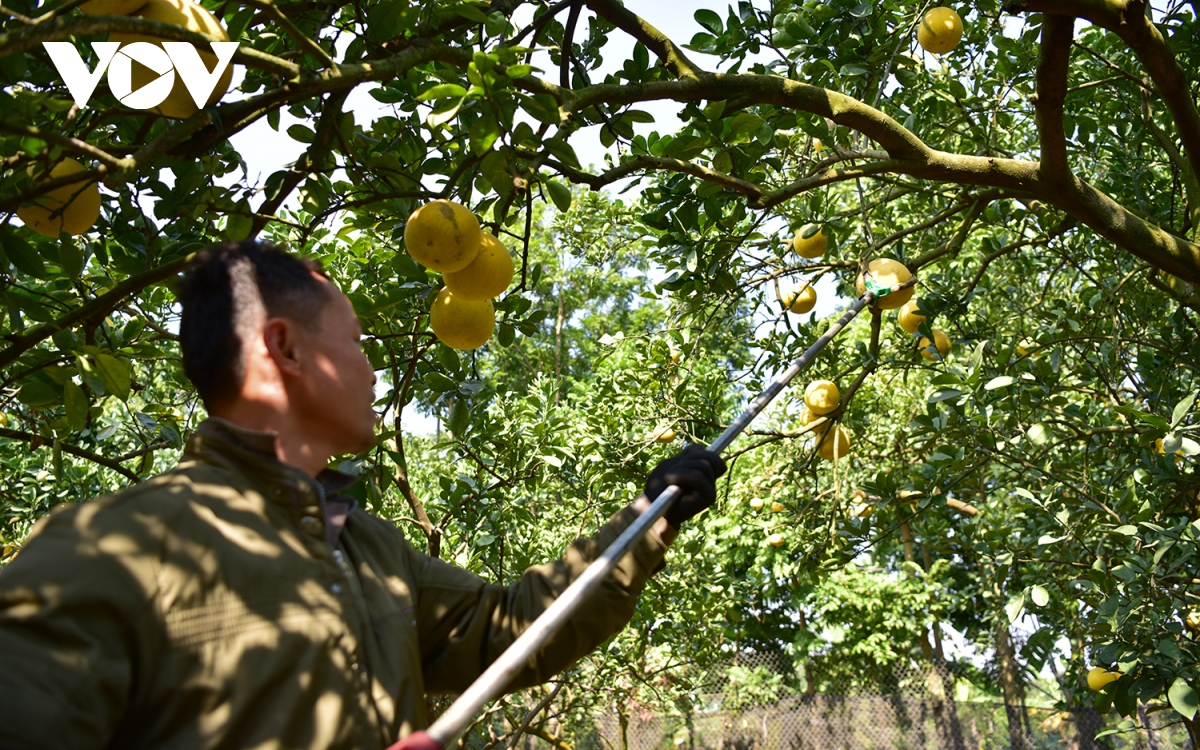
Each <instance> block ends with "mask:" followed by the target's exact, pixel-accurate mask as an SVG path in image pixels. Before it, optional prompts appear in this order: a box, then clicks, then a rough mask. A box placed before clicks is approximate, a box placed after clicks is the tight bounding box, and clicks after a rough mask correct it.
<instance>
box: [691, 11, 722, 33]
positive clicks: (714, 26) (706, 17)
mask: <svg viewBox="0 0 1200 750" xmlns="http://www.w3.org/2000/svg"><path fill="white" fill-rule="evenodd" d="M695 19H696V23H698V24H700V25H701V26H703V27H704V28H706V29H708V30H709V31H711V32H712V33H714V34H716V35H717V36H720V35H721V31H722V30H723V28H724V27H723V25H722V24H721V17H720V16H718V15H717V14H716V13H715V12H713V11H711V10H709V9H708V8H701V9H700V10H698V11H696V15H695Z"/></svg>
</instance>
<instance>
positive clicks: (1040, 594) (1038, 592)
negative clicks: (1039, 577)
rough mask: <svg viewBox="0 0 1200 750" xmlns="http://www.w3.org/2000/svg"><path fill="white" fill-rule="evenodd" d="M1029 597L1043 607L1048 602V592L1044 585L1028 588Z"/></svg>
mask: <svg viewBox="0 0 1200 750" xmlns="http://www.w3.org/2000/svg"><path fill="white" fill-rule="evenodd" d="M1029 598H1030V599H1032V600H1033V603H1034V604H1036V605H1037V606H1039V607H1044V606H1046V605H1047V604H1049V603H1050V592H1049V591H1047V590H1046V588H1045V587H1044V586H1034V587H1033V588H1031V589H1029Z"/></svg>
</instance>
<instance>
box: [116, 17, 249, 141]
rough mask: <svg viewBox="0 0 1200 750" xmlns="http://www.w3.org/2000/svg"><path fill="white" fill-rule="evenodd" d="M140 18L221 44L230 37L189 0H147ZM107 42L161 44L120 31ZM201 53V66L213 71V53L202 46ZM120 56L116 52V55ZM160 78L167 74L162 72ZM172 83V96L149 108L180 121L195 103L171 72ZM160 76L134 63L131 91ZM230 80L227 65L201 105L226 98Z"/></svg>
mask: <svg viewBox="0 0 1200 750" xmlns="http://www.w3.org/2000/svg"><path fill="white" fill-rule="evenodd" d="M136 15H137V16H138V17H140V18H145V19H146V20H147V21H162V22H163V23H169V24H174V25H175V26H182V27H183V28H185V29H187V30H188V31H195V32H197V33H200V34H207V35H209V36H213V37H216V38H218V39H220V40H221V41H223V42H227V41H229V35H228V34H226V33H225V27H224V26H222V25H221V22H220V21H218V20H217V19H216V17H215V16H214V15H213V14H212V13H210V12H209V11H208V10H207V9H206V8H203V7H201V6H200V5H198V4H197V3H194V2H191V0H147V2H145V3H144V4H143V5H142V7H141V8H140V9H138V11H137V14H136ZM108 40H109V41H110V42H120V43H121V44H122V45H125V44H130V43H132V42H148V43H149V44H154V45H156V46H158V47H160V48H161V47H162V42H163V41H164V40H163V39H162V38H161V37H156V36H151V35H149V34H130V33H127V32H123V31H114V32H113V33H111V34H109V35H108ZM196 51H197V52H198V53H199V54H200V59H201V60H203V61H204V65H205V66H206V67H207V68H208V69H209V70H213V69H214V68H215V67H216V65H217V56H216V55H214V54H213V53H212V52H208V51H205V48H204V47H203V46H201V47H198V48H197V50H196ZM118 54H119V52H118ZM163 75H166V74H165V73H164V74H163ZM174 76H175V83H174V85H173V86H172V87H171V93H170V94H168V95H167V98H166V99H164V100H163V102H162V104H159V105H158V106H157V107H154V108H152V109H151V110H150V111H151V112H156V113H158V114H160V115H162V116H163V117H174V118H177V119H183V118H185V117H191V116H192V115H194V114H196V112H197V109H196V102H195V100H193V99H192V95H191V94H190V93H188V90H187V87H186V86H185V85H184V83H183V76H181V75H179V73H178V71H176V72H175V73H174ZM158 78H159V74H158V73H155V72H154V71H152V70H150V69H149V68H147V67H145V66H142V65H137V64H135V65H134V66H133V90H134V91H135V92H136V91H137V90H138V89H140V88H142V87H143V86H145V85H147V84H150V83H153V82H154V81H156V80H158ZM232 81H233V65H232V64H230V65H227V66H226V67H225V71H224V72H223V73H222V74H221V77H220V79H218V80H217V85H216V86H215V87H214V88H213V91H212V94H211V95H210V96H209V97H208V101H206V102H205V103H204V106H206V107H211V106H212V105H214V104H216V103H217V102H219V101H220V100H221V97H222V96H225V92H226V91H228V90H229V84H230V82H232Z"/></svg>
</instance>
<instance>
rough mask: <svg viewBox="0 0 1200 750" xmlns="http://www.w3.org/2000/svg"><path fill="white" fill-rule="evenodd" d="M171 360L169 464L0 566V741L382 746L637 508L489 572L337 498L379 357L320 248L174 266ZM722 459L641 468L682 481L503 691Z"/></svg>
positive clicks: (228, 253)
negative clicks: (526, 565)
mask: <svg viewBox="0 0 1200 750" xmlns="http://www.w3.org/2000/svg"><path fill="white" fill-rule="evenodd" d="M179 296H180V299H181V302H182V304H183V314H182V318H181V322H180V343H181V347H182V349H183V363H184V369H185V371H186V373H187V375H188V377H189V378H190V379H191V380H192V382H193V384H194V385H195V386H196V389H197V391H198V392H199V394H200V396H201V398H202V399H203V401H204V403H205V406H206V408H207V410H208V413H209V415H210V417H209V419H207V420H205V421H204V422H203V423H201V424H200V426H199V427H198V428H197V430H196V432H195V434H193V435H192V437H191V438H190V439H189V440H188V443H187V446H186V448H185V449H184V452H183V455H182V457H181V459H180V462H179V464H178V466H177V467H176V468H175V469H173V470H171V471H169V472H167V473H166V474H163V475H161V476H159V477H155V478H154V479H151V480H149V481H147V482H145V483H143V484H141V485H138V486H137V487H134V488H130V489H127V490H125V491H123V492H120V493H117V494H116V495H111V496H108V497H104V498H100V499H98V500H94V501H92V502H89V503H85V504H83V505H81V506H77V507H72V508H69V509H66V510H62V511H59V512H55V513H52V514H51V515H50V516H49V517H48V518H47V519H45V520H43V521H42V522H41V523H40V524H39V526H38V527H37V528H36V529H35V531H34V533H33V534H31V536H30V539H29V541H28V542H27V544H26V545H25V547H24V549H23V550H22V552H21V554H20V555H19V556H18V558H17V559H16V560H14V561H13V562H12V563H11V564H10V565H9V566H8V567H7V568H6V569H5V570H4V571H3V573H0V748H5V749H9V748H38V750H50V749H52V748H64V749H67V748H69V749H70V750H84V748H126V747H129V748H133V747H137V748H172V749H180V750H186V749H188V748H200V747H204V748H226V747H237V748H301V747H304V748H308V747H312V748H347V749H349V748H356V749H358V748H382V747H386V746H387V745H389V744H390V743H391V742H393V741H395V740H396V739H397V738H398V737H401V736H404V735H407V734H408V733H410V732H412V731H414V730H416V729H420V728H422V727H424V726H425V725H426V724H427V717H426V715H425V695H426V694H427V693H435V692H457V691H461V690H463V689H464V688H465V687H466V686H467V685H468V684H470V682H471V681H472V680H473V679H474V678H475V677H476V676H477V675H478V674H480V673H481V672H482V671H483V669H485V668H486V667H487V665H488V664H489V663H491V661H492V660H494V659H495V657H496V656H497V655H498V654H499V653H500V652H502V651H503V650H504V648H505V647H507V646H508V644H509V643H511V642H512V641H513V640H514V639H515V637H516V636H517V635H519V634H520V632H521V631H522V630H523V629H524V628H525V627H526V626H528V625H529V624H530V623H531V622H532V621H533V620H534V619H535V618H536V617H537V615H538V614H540V613H541V612H542V611H543V610H544V609H545V608H546V606H548V604H549V603H550V602H551V601H553V599H554V598H555V597H556V596H557V595H559V594H560V593H561V592H562V591H563V590H564V589H565V588H566V586H567V585H568V584H569V583H570V581H571V580H573V579H574V578H575V577H577V576H578V575H579V574H580V573H581V572H582V571H583V570H584V569H585V568H586V566H587V564H588V563H589V562H590V561H591V560H592V559H594V558H595V557H596V556H597V555H598V554H599V552H600V551H602V550H603V549H604V548H605V547H606V546H607V545H608V544H609V543H610V542H611V541H612V540H613V539H615V538H616V536H617V535H618V534H619V533H620V532H621V531H622V530H623V529H624V528H626V527H627V526H628V525H629V524H630V523H631V522H632V520H633V519H634V518H636V516H637V515H638V514H639V513H640V512H641V511H643V510H644V509H645V508H646V507H648V500H647V499H646V496H643V497H642V498H639V499H638V501H637V502H636V503H634V504H633V505H632V506H630V507H627V508H625V509H624V510H622V511H621V512H619V513H617V514H616V515H615V516H613V518H612V519H611V520H610V521H609V522H608V523H607V524H606V525H605V526H604V527H602V528H601V529H600V530H599V532H598V533H597V535H596V537H595V539H593V540H577V541H576V542H575V543H574V544H573V545H572V546H571V547H570V549H568V550H567V552H566V553H565V554H564V556H563V557H562V559H560V560H558V561H556V562H553V563H550V564H548V565H544V566H539V567H535V568H531V569H530V570H528V571H526V572H525V574H524V575H523V577H522V578H521V579H520V580H519V581H518V582H516V583H514V584H512V585H510V586H508V587H502V586H498V585H489V584H487V583H485V582H484V581H482V580H481V579H479V578H477V577H475V576H474V575H472V574H470V573H467V572H466V571H463V570H461V569H458V568H455V567H454V566H451V565H449V564H447V563H445V562H442V561H441V560H436V559H432V558H429V557H427V556H425V555H423V554H421V553H419V552H417V551H416V550H415V549H413V548H412V546H410V545H409V544H408V543H407V542H406V541H405V540H404V537H403V535H402V534H401V533H400V532H399V530H397V529H396V528H395V527H393V526H392V525H391V524H390V523H388V522H386V521H383V520H381V519H379V518H375V517H373V516H371V515H369V514H367V513H366V512H364V511H363V510H362V509H361V508H358V507H356V506H355V505H354V504H353V503H352V502H350V501H348V500H346V499H343V498H341V497H339V496H338V494H337V493H338V492H339V490H341V489H344V488H345V487H346V486H347V485H348V484H349V483H350V481H351V480H350V479H349V478H348V477H345V476H343V475H340V474H338V473H336V472H332V471H329V470H327V469H325V465H326V463H327V462H328V461H329V459H330V458H331V457H332V456H335V455H339V454H344V453H356V452H360V451H363V450H366V449H367V448H369V447H371V446H372V445H373V444H374V440H375V435H374V425H375V421H376V417H375V414H374V413H373V411H372V403H373V399H374V396H373V385H374V382H375V376H374V372H373V371H372V368H371V365H370V363H369V362H368V361H367V358H366V357H365V355H364V354H363V352H362V350H361V348H360V346H359V337H360V336H361V333H362V332H361V329H360V327H359V322H358V320H357V318H356V317H355V314H354V310H353V308H352V307H351V305H350V302H349V300H348V299H347V298H346V296H345V295H344V294H342V293H341V292H340V291H339V290H338V289H337V288H336V287H335V286H334V285H333V284H332V283H331V282H330V281H329V279H328V278H327V277H326V276H325V275H324V274H323V273H322V271H321V269H320V267H319V266H318V265H316V264H314V263H311V262H308V261H303V260H300V259H298V258H296V257H294V256H291V255H289V254H287V253H285V252H283V251H281V250H277V249H274V248H271V247H269V246H263V245H260V244H258V243H256V242H253V241H250V242H245V243H242V244H240V245H235V244H232V243H230V244H225V245H220V246H216V247H214V248H211V249H210V250H208V251H206V252H205V253H203V254H202V256H201V257H200V258H199V260H198V262H197V264H196V265H195V266H194V268H193V269H192V270H191V271H189V272H188V274H187V275H186V276H185V278H184V279H183V281H182V283H181V285H180V288H179ZM724 470H725V466H724V464H723V463H722V461H721V459H720V458H718V457H717V456H716V455H715V454H712V453H709V452H707V451H691V452H685V453H683V454H681V455H679V456H676V457H675V458H673V459H669V460H668V461H664V462H663V463H662V464H660V465H659V466H658V467H657V468H656V469H655V471H654V472H652V473H651V475H650V477H649V480H648V483H647V492H646V495H647V496H649V497H655V496H657V494H658V493H659V492H661V491H662V490H663V489H665V487H666V486H667V485H669V484H678V485H680V487H681V488H682V489H683V494H682V497H681V498H680V500H679V501H677V502H676V503H675V505H674V506H673V507H672V508H671V510H670V511H669V512H668V515H667V517H666V518H664V519H660V520H659V521H658V522H657V523H656V525H655V526H654V527H653V528H652V529H651V531H650V532H648V533H647V535H646V536H645V537H644V538H643V539H642V540H641V541H640V542H639V543H638V544H637V545H636V546H635V547H634V548H633V549H632V551H631V552H630V554H628V555H626V557H625V559H624V560H623V561H622V562H621V564H620V565H619V566H618V567H617V569H616V570H615V571H614V572H613V573H612V575H611V576H610V578H609V579H608V580H607V581H606V582H605V584H604V585H603V586H601V587H600V589H599V591H598V592H597V594H596V595H595V597H594V599H593V600H592V601H591V602H589V604H588V605H586V606H585V607H584V608H583V609H582V610H581V611H580V613H579V614H577V615H576V616H575V617H574V618H573V619H572V620H571V621H570V622H569V623H568V624H567V625H566V627H564V628H563V630H562V632H561V633H559V634H558V635H557V636H556V637H555V638H554V639H553V640H552V641H551V642H550V643H548V644H547V645H546V647H545V648H544V649H543V650H542V652H541V653H540V654H539V655H538V656H537V657H536V658H535V659H533V660H532V661H531V663H530V664H529V665H528V666H527V668H526V669H525V671H524V672H522V673H521V674H519V675H518V676H517V679H516V681H515V683H514V684H513V685H512V689H517V688H519V687H523V686H528V685H533V684H537V683H539V682H542V681H545V680H546V679H548V678H549V677H550V676H551V675H553V674H555V673H557V672H559V671H561V670H562V669H564V668H566V667H568V666H569V665H570V664H571V663H573V662H574V661H575V660H576V659H578V658H579V657H581V656H582V655H584V654H585V653H587V652H588V651H590V650H591V649H593V648H595V647H596V646H597V645H598V644H599V643H601V642H602V641H603V640H604V639H605V638H607V637H608V636H610V635H611V634H612V633H614V632H616V631H617V630H618V629H620V628H621V627H623V626H624V624H625V623H626V622H627V621H628V619H629V617H630V616H631V615H632V613H633V607H634V603H635V599H636V597H637V595H638V594H639V593H640V591H641V590H642V588H643V587H644V585H645V583H646V581H647V579H648V578H649V577H650V575H652V573H653V572H654V571H655V570H656V569H657V568H658V567H660V566H661V563H662V559H663V555H664V553H665V550H666V547H667V545H668V544H669V543H670V541H671V540H672V539H673V538H674V536H675V533H676V532H677V530H678V528H679V525H680V524H681V523H682V522H683V521H686V520H687V519H688V518H690V517H691V516H693V515H694V514H696V513H698V512H700V511H701V510H703V509H704V508H706V507H707V506H708V505H710V504H711V503H712V502H713V500H714V499H715V497H716V488H715V484H714V482H715V479H716V478H717V477H718V476H720V475H721V474H722V473H723V472H724Z"/></svg>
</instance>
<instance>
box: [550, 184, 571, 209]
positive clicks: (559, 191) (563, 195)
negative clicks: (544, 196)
mask: <svg viewBox="0 0 1200 750" xmlns="http://www.w3.org/2000/svg"><path fill="white" fill-rule="evenodd" d="M546 191H547V192H549V193H550V200H552V201H554V205H555V207H556V208H558V210H559V211H568V210H570V208H571V190H570V188H568V187H567V186H566V185H563V184H562V183H561V182H556V181H554V180H546Z"/></svg>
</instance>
